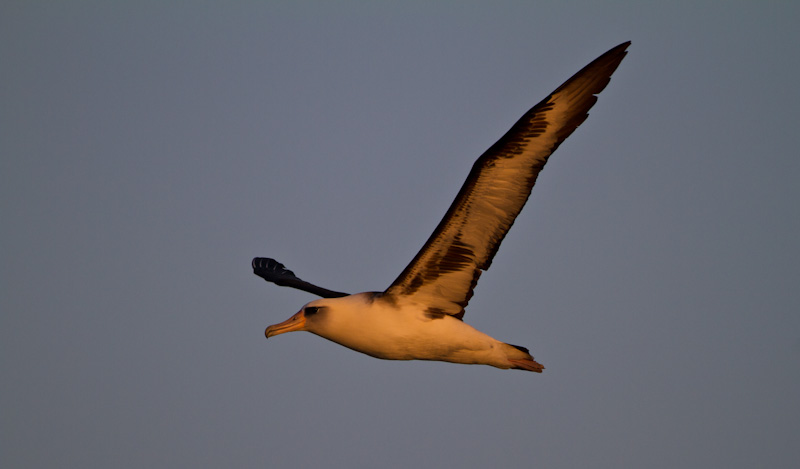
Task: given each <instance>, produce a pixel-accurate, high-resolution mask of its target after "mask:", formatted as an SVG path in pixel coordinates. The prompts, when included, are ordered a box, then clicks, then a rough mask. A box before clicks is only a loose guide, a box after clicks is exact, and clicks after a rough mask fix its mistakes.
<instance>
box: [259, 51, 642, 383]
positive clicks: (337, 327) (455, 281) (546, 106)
mask: <svg viewBox="0 0 800 469" xmlns="http://www.w3.org/2000/svg"><path fill="white" fill-rule="evenodd" d="M629 45H630V42H625V43H622V44H620V45H618V46H616V47H614V48H612V49H611V50H609V51H608V52H606V53H605V54H603V55H601V56H600V57H598V58H597V59H595V60H594V61H593V62H592V63H590V64H589V65H587V66H586V67H584V68H583V69H581V70H580V71H579V72H578V73H576V74H575V75H573V76H572V77H571V78H570V79H569V80H567V81H566V82H564V84H562V85H561V86H559V87H558V88H557V89H556V90H555V91H553V92H552V93H551V94H550V95H549V96H547V97H546V98H544V99H543V100H542V101H541V102H539V104H537V105H535V106H534V107H533V108H531V109H530V110H529V111H528V112H526V113H525V114H524V115H523V116H522V118H520V119H519V120H518V121H517V123H516V124H514V126H513V127H511V129H510V130H509V131H508V132H506V134H505V135H503V136H502V137H501V138H500V140H498V141H497V142H496V143H495V144H494V145H492V146H491V147H489V149H488V150H486V152H484V153H483V155H481V156H480V158H478V160H477V161H476V162H475V163H474V165H473V166H472V170H471V171H470V173H469V176H468V177H467V180H466V181H465V182H464V185H463V186H462V187H461V190H460V191H459V192H458V195H457V196H456V198H455V200H454V201H453V203H452V205H451V206H450V208H449V209H448V210H447V213H446V214H445V216H444V218H443V219H442V221H441V222H439V225H438V226H437V227H436V229H435V230H434V232H433V234H431V236H430V238H429V239H428V241H427V242H426V243H425V245H424V246H423V247H422V249H420V251H419V253H418V254H417V255H416V256H415V257H414V259H413V260H412V261H411V263H410V264H408V266H407V267H406V268H405V270H403V272H402V273H401V274H400V275H399V276H398V277H397V279H395V281H394V282H392V284H391V285H389V288H387V289H386V290H385V291H382V292H365V293H357V294H354V295H349V294H347V293H342V292H337V291H333V290H328V289H326V288H322V287H319V286H317V285H314V284H312V283H309V282H306V281H304V280H301V279H300V278H299V277H297V276H296V275H295V274H294V273H293V272H292V271H291V270H289V269H287V268H286V267H285V266H284V265H283V264H281V263H280V262H278V261H276V260H274V259H270V258H262V257H257V258H255V259H253V262H252V266H253V272H254V273H255V274H256V275H258V276H260V277H262V278H264V279H265V280H267V281H269V282H273V283H275V284H277V285H280V286H288V287H292V288H297V289H300V290H304V291H306V292H309V293H312V294H314V295H317V296H320V297H322V299H318V300H314V301H311V302H309V303H307V304H306V305H304V306H303V307H302V308H301V309H300V311H298V312H297V313H296V314H294V315H293V316H292V317H290V318H289V319H287V320H286V321H283V322H281V323H278V324H274V325H272V326H269V327H267V329H266V331H265V335H266V337H267V338H270V337H273V336H276V335H279V334H284V333H286V332H293V331H308V332H311V333H313V334H316V335H318V336H321V337H324V338H325V339H328V340H331V341H333V342H336V343H337V344H340V345H343V346H345V347H348V348H350V349H352V350H355V351H357V352H361V353H365V354H367V355H370V356H373V357H375V358H381V359H385V360H435V361H444V362H452V363H463V364H480V365H490V366H493V367H497V368H501V369H515V370H527V371H534V372H538V373H541V372H542V370H543V369H544V367H543V366H542V365H541V364H539V363H537V362H536V361H535V360H534V359H533V356H531V354H530V352H529V351H528V349H527V348H525V347H522V346H519V345H511V344H508V343H505V342H501V341H499V340H497V339H495V338H493V337H490V336H489V335H487V334H485V333H483V332H481V331H479V330H477V329H475V328H473V327H472V326H470V325H468V324H467V323H465V322H464V320H463V319H464V309H465V308H466V307H467V303H468V302H469V300H470V298H471V297H472V292H473V290H474V288H475V285H476V284H477V283H478V279H479V278H480V276H481V273H482V272H483V271H485V270H487V269H488V268H489V266H490V265H491V263H492V259H493V258H494V255H495V254H496V253H497V249H498V248H499V247H500V243H501V242H502V241H503V238H504V237H505V236H506V233H508V230H509V228H511V225H512V224H513V223H514V219H516V217H517V215H519V213H520V211H521V210H522V207H523V206H524V205H525V202H527V200H528V197H529V196H530V193H531V189H532V188H533V185H534V183H535V182H536V178H537V176H538V175H539V172H541V170H542V168H544V165H545V163H547V160H548V158H549V157H550V155H551V154H552V153H553V152H554V151H555V150H556V148H558V146H559V145H561V143H562V142H563V141H564V139H566V138H567V137H568V136H569V135H570V134H572V132H573V131H574V130H575V129H576V128H577V127H578V126H579V125H581V123H583V121H584V120H586V117H587V116H588V111H589V109H590V108H591V107H592V106H593V105H594V103H595V102H596V101H597V94H599V93H600V92H601V91H602V90H603V89H604V88H605V87H606V85H608V83H609V81H610V79H611V74H612V73H614V70H616V69H617V67H618V66H619V64H620V62H621V61H622V59H623V58H624V57H625V55H626V54H627V52H626V49H627V48H628V46H629Z"/></svg>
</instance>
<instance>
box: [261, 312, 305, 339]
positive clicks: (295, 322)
mask: <svg viewBox="0 0 800 469" xmlns="http://www.w3.org/2000/svg"><path fill="white" fill-rule="evenodd" d="M304 330H306V316H305V315H304V314H303V310H300V311H298V312H297V314H295V315H294V316H292V317H290V318H289V319H287V320H285V321H283V322H282V323H279V324H273V325H271V326H269V327H268V328H267V330H266V331H264V335H265V336H267V339H269V338H270V337H272V336H274V335H278V334H283V333H284V332H292V331H304Z"/></svg>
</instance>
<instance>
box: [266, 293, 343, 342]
mask: <svg viewBox="0 0 800 469" xmlns="http://www.w3.org/2000/svg"><path fill="white" fill-rule="evenodd" d="M325 303H326V300H324V299H323V300H316V301H312V302H310V303H308V304H306V305H305V306H303V307H302V308H301V309H300V311H298V312H297V313H295V315H294V316H292V317H290V318H289V319H287V320H285V321H283V322H281V323H278V324H273V325H271V326H269V327H268V328H267V330H266V331H264V335H266V336H267V339H269V338H270V337H272V336H274V335H278V334H283V333H284V332H293V331H309V332H314V329H315V327H314V326H315V325H317V324H319V323H320V322H321V321H322V320H323V319H322V318H323V317H324V316H325V315H326V312H327V311H326V310H327V309H328V306H327V305H326V304H325Z"/></svg>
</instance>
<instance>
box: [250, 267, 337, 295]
mask: <svg viewBox="0 0 800 469" xmlns="http://www.w3.org/2000/svg"><path fill="white" fill-rule="evenodd" d="M253 273H254V274H256V275H258V276H259V277H261V278H263V279H264V280H266V281H267V282H272V283H274V284H275V285H280V286H282V287H292V288H297V289H298V290H303V291H307V292H309V293H313V294H314V295H317V296H321V297H323V298H339V297H340V296H347V295H348V293H342V292H338V291H333V290H328V289H327V288H322V287H318V286H316V285H314V284H313V283H308V282H306V281H305V280H300V279H299V278H297V276H296V275H295V274H294V272H292V271H291V270H289V269H287V268H286V266H284V265H283V264H281V263H280V262H278V261H276V260H275V259H269V258H267V257H256V258H255V259H253Z"/></svg>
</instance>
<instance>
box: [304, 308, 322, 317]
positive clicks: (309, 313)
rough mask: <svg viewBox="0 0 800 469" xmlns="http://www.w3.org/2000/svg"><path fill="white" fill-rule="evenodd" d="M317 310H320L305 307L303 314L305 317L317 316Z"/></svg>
mask: <svg viewBox="0 0 800 469" xmlns="http://www.w3.org/2000/svg"><path fill="white" fill-rule="evenodd" d="M319 309H320V307H319V306H307V307H306V309H305V310H304V313H303V314H305V315H306V316H311V315H313V314H317V313H318V312H319Z"/></svg>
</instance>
